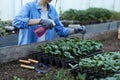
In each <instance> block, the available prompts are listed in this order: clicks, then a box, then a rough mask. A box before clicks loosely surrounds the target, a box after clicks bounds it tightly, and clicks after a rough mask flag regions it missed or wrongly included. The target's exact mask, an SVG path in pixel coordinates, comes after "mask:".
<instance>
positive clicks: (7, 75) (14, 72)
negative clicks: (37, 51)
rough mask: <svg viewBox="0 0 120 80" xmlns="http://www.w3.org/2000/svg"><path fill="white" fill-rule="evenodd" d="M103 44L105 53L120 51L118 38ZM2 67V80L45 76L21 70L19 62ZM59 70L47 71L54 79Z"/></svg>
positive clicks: (53, 68)
mask: <svg viewBox="0 0 120 80" xmlns="http://www.w3.org/2000/svg"><path fill="white" fill-rule="evenodd" d="M101 42H102V43H103V45H104V51H105V52H111V51H120V48H119V46H120V40H118V39H117V37H116V36H114V37H112V38H109V39H106V40H101ZM28 58H29V57H28ZM0 67H1V68H0V78H1V80H13V79H14V77H15V76H17V77H20V78H23V79H24V80H35V79H39V78H41V77H42V76H43V75H42V74H39V73H37V72H35V71H34V70H28V69H23V68H20V63H18V61H16V62H11V63H5V64H1V65H0ZM57 70H58V68H56V67H52V66H51V67H50V68H49V69H48V70H47V71H48V72H50V73H51V74H53V75H52V76H53V77H54V75H55V74H54V73H55V72H56V71H57ZM53 77H51V78H53ZM51 80H52V79H51Z"/></svg>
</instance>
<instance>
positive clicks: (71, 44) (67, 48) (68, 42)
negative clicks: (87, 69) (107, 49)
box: [38, 38, 103, 59]
mask: <svg viewBox="0 0 120 80" xmlns="http://www.w3.org/2000/svg"><path fill="white" fill-rule="evenodd" d="M102 48H103V44H102V43H100V42H99V41H93V40H81V39H80V38H66V39H64V40H56V41H53V42H51V43H49V44H47V45H39V46H38V51H42V52H43V53H45V54H46V55H51V56H56V57H62V58H68V59H75V57H83V56H87V55H90V54H92V53H94V52H95V51H96V50H101V49H102Z"/></svg>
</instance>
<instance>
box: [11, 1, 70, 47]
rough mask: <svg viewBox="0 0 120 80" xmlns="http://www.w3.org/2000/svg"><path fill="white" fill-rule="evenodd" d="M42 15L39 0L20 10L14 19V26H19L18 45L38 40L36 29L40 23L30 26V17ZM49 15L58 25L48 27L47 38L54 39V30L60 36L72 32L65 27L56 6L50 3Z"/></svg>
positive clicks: (37, 17) (36, 17) (65, 35)
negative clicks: (51, 27)
mask: <svg viewBox="0 0 120 80" xmlns="http://www.w3.org/2000/svg"><path fill="white" fill-rule="evenodd" d="M40 17H41V7H40V6H39V3H38V2H37V0H34V1H33V2H29V3H27V4H26V5H25V6H24V7H23V8H22V9H21V10H20V12H19V14H18V15H17V16H15V18H14V19H13V22H12V24H13V26H14V27H17V28H19V39H18V40H19V41H18V45H23V44H29V43H33V42H37V36H36V35H35V33H34V29H35V28H36V27H37V26H38V25H32V26H28V21H29V19H39V18H40ZM48 17H49V19H52V20H53V21H54V22H55V24H56V26H55V27H54V28H53V29H52V30H50V29H48V30H47V32H46V35H45V40H53V39H54V31H56V33H57V34H58V35H59V36H60V37H67V36H68V35H69V32H70V28H65V27H64V26H63V25H62V24H61V22H60V20H59V17H58V14H57V12H56V10H55V8H54V7H53V6H52V5H50V4H48Z"/></svg>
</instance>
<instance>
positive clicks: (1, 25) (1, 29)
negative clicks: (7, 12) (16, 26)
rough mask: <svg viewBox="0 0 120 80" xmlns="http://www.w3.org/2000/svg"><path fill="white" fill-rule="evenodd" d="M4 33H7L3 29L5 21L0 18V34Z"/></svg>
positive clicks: (3, 34)
mask: <svg viewBox="0 0 120 80" xmlns="http://www.w3.org/2000/svg"><path fill="white" fill-rule="evenodd" d="M5 35H7V33H6V30H5V22H4V21H1V19H0V36H5Z"/></svg>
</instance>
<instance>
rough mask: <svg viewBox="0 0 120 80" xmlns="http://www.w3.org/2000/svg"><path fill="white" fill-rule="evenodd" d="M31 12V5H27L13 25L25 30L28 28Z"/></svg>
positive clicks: (15, 18)
mask: <svg viewBox="0 0 120 80" xmlns="http://www.w3.org/2000/svg"><path fill="white" fill-rule="evenodd" d="M29 11H30V6H29V4H26V5H25V6H24V7H23V8H22V9H21V10H20V12H19V13H18V15H16V16H15V17H14V19H13V21H12V25H13V26H14V27H17V28H20V29H24V28H28V21H29Z"/></svg>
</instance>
